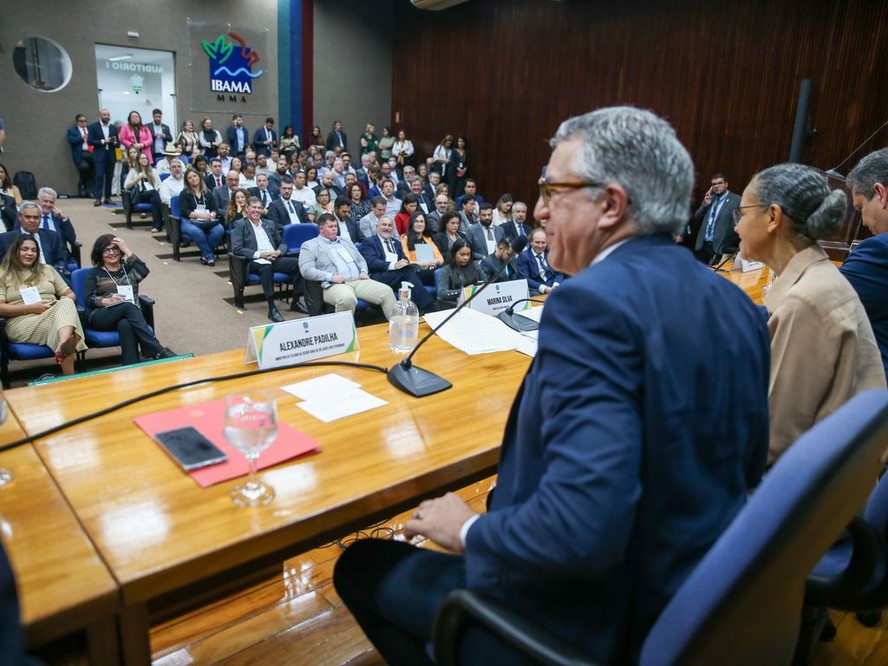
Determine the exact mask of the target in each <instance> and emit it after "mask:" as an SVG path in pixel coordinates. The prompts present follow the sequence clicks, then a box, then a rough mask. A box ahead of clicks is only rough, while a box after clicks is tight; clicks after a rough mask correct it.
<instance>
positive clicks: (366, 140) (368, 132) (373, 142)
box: [361, 123, 379, 165]
mask: <svg viewBox="0 0 888 666" xmlns="http://www.w3.org/2000/svg"><path fill="white" fill-rule="evenodd" d="M378 150H379V137H377V136H376V128H375V127H374V126H373V123H367V125H366V126H365V127H364V132H363V133H362V134H361V157H363V156H364V155H366V154H367V153H374V152H377V151H378ZM361 164H362V165H363V160H361Z"/></svg>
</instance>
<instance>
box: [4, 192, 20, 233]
mask: <svg viewBox="0 0 888 666" xmlns="http://www.w3.org/2000/svg"><path fill="white" fill-rule="evenodd" d="M0 220H2V221H3V226H4V227H5V228H6V231H12V230H13V229H14V228H15V225H16V224H17V223H18V207H17V206H16V205H15V197H12V196H10V195H8V194H0Z"/></svg>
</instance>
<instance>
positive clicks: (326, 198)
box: [306, 189, 334, 224]
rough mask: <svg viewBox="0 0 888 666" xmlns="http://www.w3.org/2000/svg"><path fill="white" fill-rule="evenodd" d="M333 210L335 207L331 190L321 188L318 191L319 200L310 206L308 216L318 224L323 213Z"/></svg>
mask: <svg viewBox="0 0 888 666" xmlns="http://www.w3.org/2000/svg"><path fill="white" fill-rule="evenodd" d="M333 210H334V207H333V202H332V201H331V198H330V190H325V189H320V190H318V191H317V201H316V202H315V203H314V204H312V205H311V206H310V207H309V209H308V211H307V212H306V216H307V217H308V219H309V221H311V222H314V223H315V224H317V223H318V218H319V217H321V215H323V214H324V213H332V212H333Z"/></svg>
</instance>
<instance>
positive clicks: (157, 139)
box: [148, 109, 179, 173]
mask: <svg viewBox="0 0 888 666" xmlns="http://www.w3.org/2000/svg"><path fill="white" fill-rule="evenodd" d="M151 119H152V121H153V122H152V123H151V124H150V125H149V126H148V131H149V132H151V155H152V157H153V163H154V165H155V169H156V168H157V161H158V160H159V159H160V158H161V155H165V154H167V153H168V151H169V150H171V148H169V147H168V146H169V144H171V143H173V134H172V132H170V126H169V125H167V124H166V123H164V122H163V111H161V110H160V109H154V110H152V111H151ZM175 154H176V155H178V154H179V153H178V152H176V153H175ZM159 173H163V171H159ZM167 173H169V171H167Z"/></svg>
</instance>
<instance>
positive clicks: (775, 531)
mask: <svg viewBox="0 0 888 666" xmlns="http://www.w3.org/2000/svg"><path fill="white" fill-rule="evenodd" d="M886 448H888V391H884V390H879V391H867V392H865V393H862V394H860V395H858V396H856V397H855V398H853V399H852V400H850V401H849V402H848V403H846V404H845V405H844V406H843V407H841V408H840V409H839V410H837V411H836V412H834V413H833V414H831V415H830V416H829V417H827V418H826V419H824V420H822V421H821V422H820V423H818V424H817V425H815V426H814V427H813V428H812V429H811V430H809V431H808V432H807V433H805V434H804V435H802V437H800V438H799V439H798V440H797V441H796V442H795V444H793V445H792V446H791V447H790V448H789V449H788V450H787V451H786V453H784V454H783V456H782V457H781V458H780V459H779V461H778V462H777V464H776V465H774V467H773V468H772V469H771V471H770V473H769V474H768V476H767V478H766V479H765V480H764V481H763V483H762V485H761V486H760V487H759V488H758V490H756V491H755V493H754V494H753V495H752V497H751V498H750V500H749V502H748V503H747V504H746V506H745V507H744V508H743V509H742V510H741V511H740V513H739V514H738V515H737V517H736V518H735V520H734V521H733V522H732V523H731V525H730V526H729V527H728V529H727V530H725V532H724V533H723V534H722V535H721V537H720V538H719V539H718V541H716V543H715V545H713V547H712V548H711V549H710V551H709V552H708V553H707V554H706V555H705V556H704V558H703V559H702V561H701V562H700V564H699V565H698V566H697V568H696V569H695V570H694V571H693V572H692V573H691V575H690V576H689V577H688V579H687V580H686V581H685V582H684V584H683V585H682V586H681V588H680V589H679V590H678V592H677V593H676V594H675V596H674V597H673V598H672V600H671V601H670V602H669V604H668V605H667V606H666V608H665V609H664V610H663V613H662V614H661V615H660V617H659V619H658V620H657V622H656V623H655V624H654V626H653V628H652V629H651V631H650V632H649V634H648V636H647V638H646V640H645V642H644V645H643V647H642V651H641V658H640V663H641V664H679V663H680V664H717V663H730V664H755V663H763V664H778V663H783V664H786V663H789V662H790V661H791V660H792V657H793V654H794V650H795V646H796V640H797V637H798V632H799V625H800V620H801V613H802V604H803V598H804V592H805V578H806V576H807V575H808V573H809V572H810V571H811V570H812V569H813V568H814V565H815V564H816V563H817V561H818V559H820V557H821V556H822V555H823V553H825V552H826V550H827V549H828V548H829V547H830V546H831V545H832V544H833V542H834V541H835V540H836V538H837V537H838V536H839V534H841V532H842V530H844V529H845V527H846V526H847V525H848V523H849V522H850V521H851V519H852V518H853V517H854V514H855V513H856V511H857V510H858V509H859V508H860V506H861V504H863V502H864V501H865V499H866V496H867V494H868V491H869V488H870V487H871V486H870V483H869V481H870V480H871V479H874V478H875V475H876V473H877V471H878V469H879V456H880V454H881V453H882V452H883V451H884V450H885V449H886ZM469 623H471V624H473V625H481V626H483V627H484V628H485V629H487V630H488V631H489V632H492V633H494V634H495V635H497V636H498V637H499V638H500V639H501V640H503V641H505V642H506V643H508V644H510V645H511V646H512V647H513V649H516V650H518V651H521V652H523V653H524V654H526V655H528V656H529V657H530V658H532V659H536V660H538V661H539V662H541V663H544V664H568V663H569V664H589V663H591V662H590V660H589V659H588V657H587V656H586V655H583V654H580V653H578V652H577V650H576V649H574V648H573V647H571V646H565V645H563V644H561V643H559V642H558V641H556V640H554V639H553V638H551V636H548V635H545V634H543V632H541V631H540V630H539V629H538V628H537V627H535V626H534V624H533V618H532V613H527V614H522V615H520V616H519V615H517V614H515V613H514V612H513V611H511V610H507V609H504V608H503V607H502V606H500V605H499V604H495V603H492V602H490V601H488V600H485V599H484V598H482V597H481V596H480V595H478V594H476V593H474V592H469V591H466V590H458V591H456V592H453V593H452V594H451V595H450V596H449V597H448V598H447V600H446V601H445V603H444V604H443V606H442V608H441V610H440V611H439V615H438V618H437V621H436V623H435V633H434V647H435V656H436V662H437V663H438V664H440V665H441V666H450V665H452V664H457V663H471V659H470V658H469V659H467V660H465V661H462V662H460V660H459V658H460V657H462V656H463V655H462V654H461V652H460V644H459V639H460V635H461V633H462V631H463V630H464V629H465V627H466V626H467V625H468V624H469ZM468 656H469V657H471V655H468Z"/></svg>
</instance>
